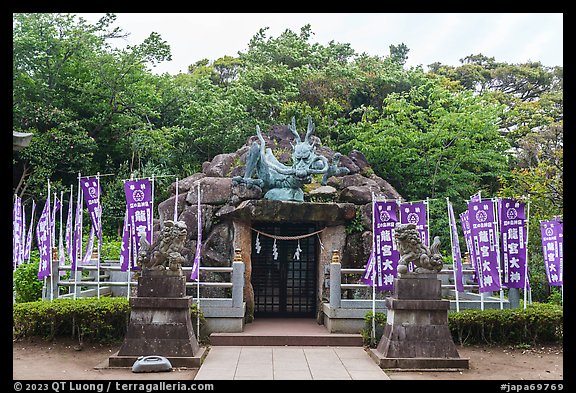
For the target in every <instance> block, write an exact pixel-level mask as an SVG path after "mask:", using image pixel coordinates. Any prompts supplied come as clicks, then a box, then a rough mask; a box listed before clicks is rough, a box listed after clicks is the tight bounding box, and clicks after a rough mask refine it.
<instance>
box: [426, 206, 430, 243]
mask: <svg viewBox="0 0 576 393" xmlns="http://www.w3.org/2000/svg"><path fill="white" fill-rule="evenodd" d="M429 203H430V199H429V198H428V197H426V242H427V243H428V244H426V246H427V247H429V246H430V207H429Z"/></svg>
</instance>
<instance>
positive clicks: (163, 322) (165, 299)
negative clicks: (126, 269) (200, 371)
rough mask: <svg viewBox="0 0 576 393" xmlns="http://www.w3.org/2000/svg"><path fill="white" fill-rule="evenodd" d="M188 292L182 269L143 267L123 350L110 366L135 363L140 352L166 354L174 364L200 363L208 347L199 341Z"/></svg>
mask: <svg viewBox="0 0 576 393" xmlns="http://www.w3.org/2000/svg"><path fill="white" fill-rule="evenodd" d="M191 304H192V298H191V297H190V296H186V277H185V276H183V275H182V274H181V273H180V272H172V271H169V270H165V271H153V270H144V271H143V272H142V275H141V276H140V277H139V278H138V289H137V296H136V297H133V298H130V307H131V310H130V324H129V325H128V331H127V332H126V336H125V338H124V343H123V344H122V346H121V347H120V350H119V351H118V352H117V353H116V354H114V355H113V356H111V357H110V358H109V359H108V364H109V367H132V365H133V364H134V362H135V361H136V359H138V357H140V356H151V355H157V356H164V357H166V358H167V359H168V360H169V361H170V363H171V364H172V367H187V368H198V367H200V365H201V363H202V360H203V357H204V356H205V348H203V347H200V346H199V345H198V341H197V339H196V336H195V334H194V330H193V328H192V320H191V318H190V306H191Z"/></svg>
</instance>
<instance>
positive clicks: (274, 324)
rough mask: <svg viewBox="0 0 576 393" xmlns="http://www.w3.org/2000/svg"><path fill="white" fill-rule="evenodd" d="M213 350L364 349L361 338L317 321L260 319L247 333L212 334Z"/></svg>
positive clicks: (248, 328) (248, 325) (246, 328)
mask: <svg viewBox="0 0 576 393" xmlns="http://www.w3.org/2000/svg"><path fill="white" fill-rule="evenodd" d="M210 345H213V346H334V347H361V346H362V345H363V342H362V335H361V334H348V333H330V332H328V330H327V329H326V327H324V326H323V325H318V323H316V320H314V319H301V318H285V319H284V318H266V319H256V320H255V321H254V322H252V323H250V324H247V325H245V326H244V331H243V332H238V333H212V334H210Z"/></svg>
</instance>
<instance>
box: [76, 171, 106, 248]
mask: <svg viewBox="0 0 576 393" xmlns="http://www.w3.org/2000/svg"><path fill="white" fill-rule="evenodd" d="M80 187H81V188H82V193H83V194H84V201H85V202H86V207H87V208H88V215H89V216H90V221H91V222H92V226H93V227H94V232H95V234H96V237H98V239H102V227H101V225H100V217H101V216H102V209H101V207H100V178H99V177H97V176H96V177H85V178H82V179H81V180H80Z"/></svg>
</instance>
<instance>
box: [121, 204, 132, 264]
mask: <svg viewBox="0 0 576 393" xmlns="http://www.w3.org/2000/svg"><path fill="white" fill-rule="evenodd" d="M122 228H123V229H122V244H121V245H120V270H121V271H123V272H127V271H128V269H129V268H130V269H131V268H132V266H131V265H129V262H130V227H129V225H128V211H126V213H125V214H124V225H123V226H122Z"/></svg>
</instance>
